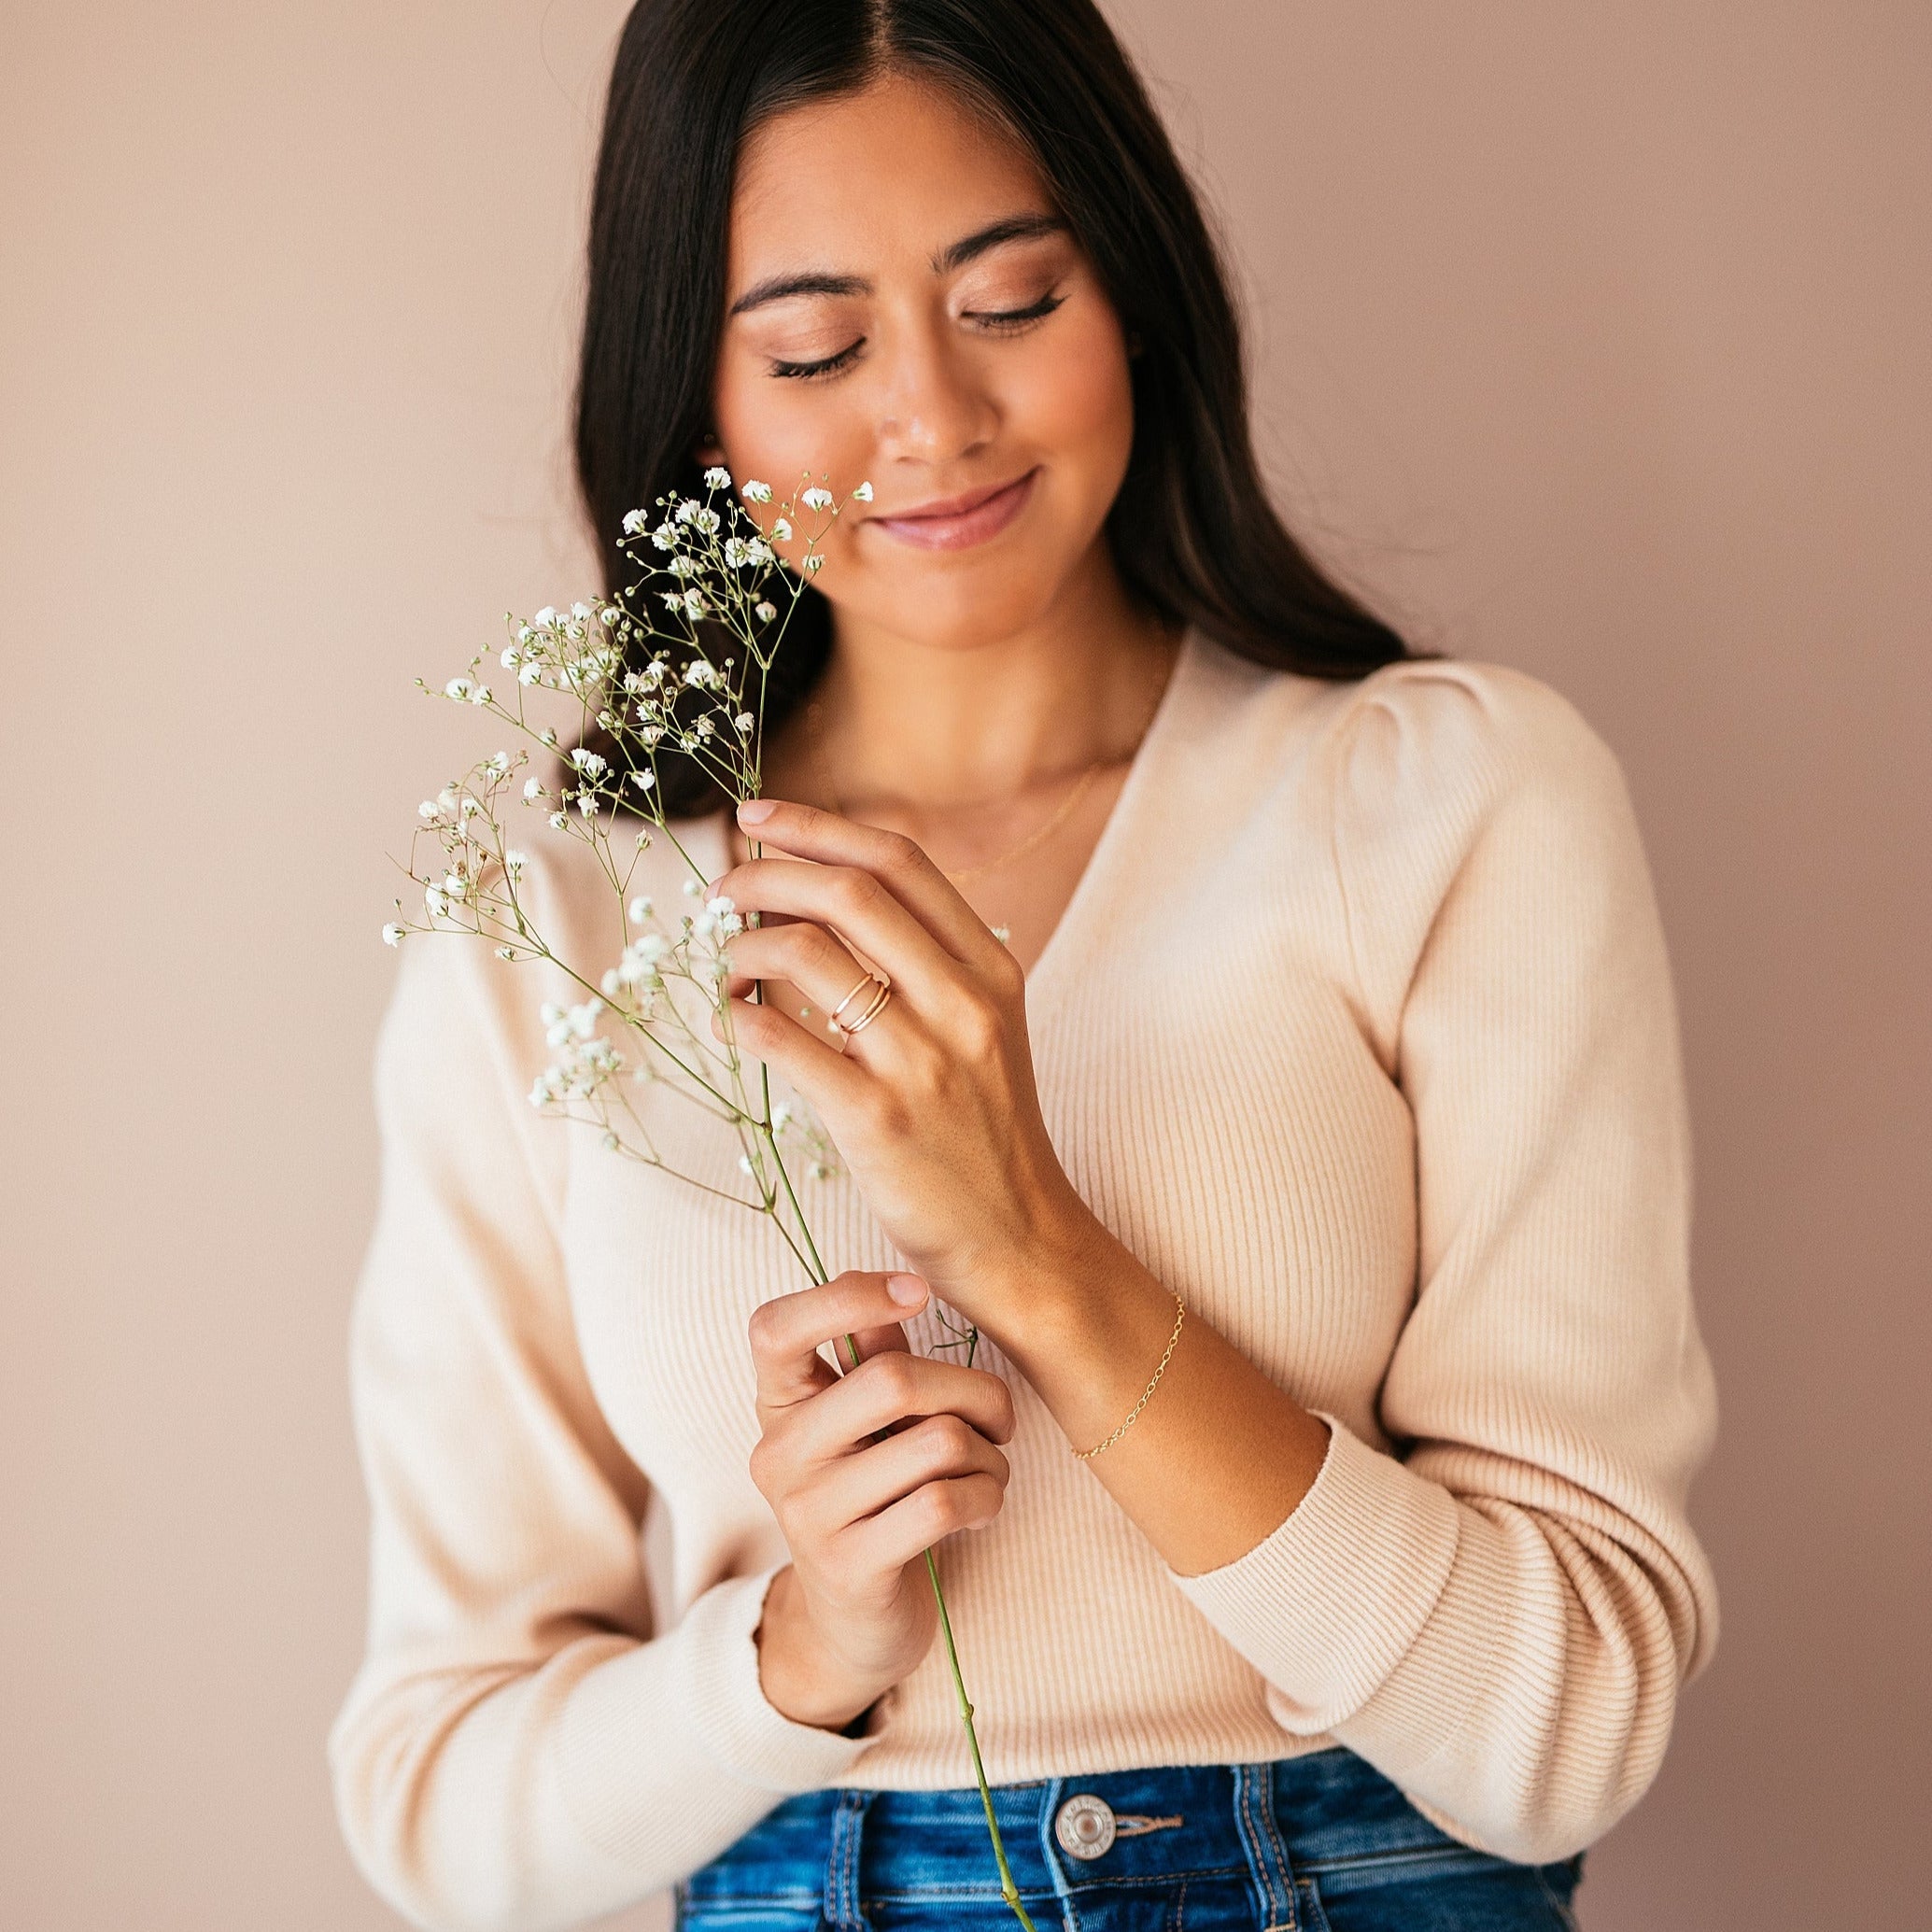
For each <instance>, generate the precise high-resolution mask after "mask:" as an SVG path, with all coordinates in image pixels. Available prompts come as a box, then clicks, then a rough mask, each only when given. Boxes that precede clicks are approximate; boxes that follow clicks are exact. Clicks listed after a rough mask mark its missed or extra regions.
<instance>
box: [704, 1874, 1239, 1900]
mask: <svg viewBox="0 0 1932 1932" xmlns="http://www.w3.org/2000/svg"><path fill="white" fill-rule="evenodd" d="M1247 1870H1248V1867H1247V1866H1245V1865H1200V1866H1190V1867H1189V1868H1188V1869H1187V1870H1185V1871H1156V1872H1141V1873H1134V1874H1126V1875H1122V1874H1110V1875H1108V1876H1107V1877H1104V1878H1091V1879H1076V1880H1074V1881H1073V1882H1072V1883H1070V1884H1069V1885H1068V1886H1067V1888H1066V1891H1065V1893H1064V1894H1063V1893H1059V1892H1046V1891H1041V1890H1038V1889H1037V1888H1029V1887H1027V1886H1025V1885H1022V1886H1021V1888H1020V1896H1021V1897H1022V1898H1051V1899H1054V1900H1055V1901H1056V1902H1057V1901H1059V1900H1061V1899H1063V1898H1065V1899H1068V1900H1071V1899H1074V1898H1078V1897H1080V1896H1081V1895H1082V1894H1083V1893H1094V1892H1120V1891H1135V1890H1148V1891H1151V1890H1154V1889H1156V1888H1158V1887H1160V1886H1162V1885H1172V1884H1177V1883H1180V1884H1186V1883H1192V1882H1193V1881H1194V1880H1196V1879H1233V1878H1240V1877H1242V1876H1243V1875H1244V1874H1245V1873H1246V1872H1247ZM870 1896H871V1898H872V1901H873V1903H874V1904H881V1905H882V1904H888V1903H889V1904H893V1905H917V1904H920V1903H921V1902H922V1901H924V1902H927V1903H941V1902H944V1901H946V1900H956V1901H958V1902H960V1903H962V1904H983V1903H985V1902H986V1901H987V1900H989V1899H990V1900H995V1901H996V1900H997V1899H998V1897H999V1896H1000V1895H999V1890H998V1887H997V1886H994V1885H988V1884H971V1885H908V1886H903V1887H900V1888H898V1889H896V1890H892V1889H888V1888H885V1887H881V1889H880V1890H878V1891H876V1892H874V1893H872V1894H871V1895H870ZM734 1902H735V1901H734ZM805 1902H806V1903H807V1904H810V1903H811V1900H810V1899H808V1900H806V1901H805Z"/></svg>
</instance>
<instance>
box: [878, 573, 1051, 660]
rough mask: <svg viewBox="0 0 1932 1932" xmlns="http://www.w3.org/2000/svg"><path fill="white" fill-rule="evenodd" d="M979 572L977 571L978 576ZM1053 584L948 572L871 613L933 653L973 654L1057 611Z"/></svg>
mask: <svg viewBox="0 0 1932 1932" xmlns="http://www.w3.org/2000/svg"><path fill="white" fill-rule="evenodd" d="M976 574H977V573H976ZM1057 587H1058V585H1057V584H1056V583H1054V582H1052V581H1045V580H1043V581H1039V582H1033V581H1030V580H1027V579H1022V581H1021V582H1019V583H1017V584H1016V583H1015V582H1014V581H1013V577H1012V576H1011V575H1009V574H1003V575H1002V576H1000V577H999V578H997V579H995V580H994V581H993V582H984V581H980V582H974V581H970V580H967V581H962V580H961V579H960V578H959V577H958V576H956V575H954V574H952V573H951V572H948V571H934V572H932V581H930V582H928V583H925V584H919V585H912V586H910V587H908V588H907V589H905V590H903V591H901V592H900V594H898V595H897V596H895V597H893V598H891V599H881V601H880V602H879V603H876V604H868V607H867V610H866V615H867V617H868V618H870V619H871V621H872V622H874V623H876V624H877V625H879V626H880V627H881V628H882V629H885V630H887V631H890V632H891V633H892V634H893V635H894V636H895V637H902V638H904V639H905V640H906V642H908V643H912V644H920V645H923V646H924V647H925V648H926V649H928V650H934V651H971V650H977V649H978V648H980V646H981V645H984V644H989V643H993V642H996V641H997V640H999V639H1001V638H1005V637H1011V636H1012V635H1013V634H1014V633H1015V632H1016V631H1021V630H1024V629H1026V628H1028V627H1029V626H1030V625H1033V624H1037V623H1038V622H1039V621H1040V619H1041V618H1043V617H1044V616H1045V615H1046V614H1047V613H1048V612H1049V611H1050V610H1051V608H1052V606H1053V603H1054V600H1055V599H1054V593H1055V590H1056V589H1057Z"/></svg>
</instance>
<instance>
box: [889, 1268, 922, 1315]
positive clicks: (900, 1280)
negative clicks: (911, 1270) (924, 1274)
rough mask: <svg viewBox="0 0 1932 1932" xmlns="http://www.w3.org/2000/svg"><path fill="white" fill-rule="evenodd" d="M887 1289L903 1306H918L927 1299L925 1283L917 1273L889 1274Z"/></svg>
mask: <svg viewBox="0 0 1932 1932" xmlns="http://www.w3.org/2000/svg"><path fill="white" fill-rule="evenodd" d="M885 1291H886V1293H887V1294H889V1295H890V1296H891V1297H892V1298H893V1300H894V1301H895V1302H896V1303H898V1304H899V1306H900V1307H902V1308H916V1307H918V1305H919V1304H920V1303H922V1302H923V1301H924V1300H925V1283H924V1282H923V1281H922V1280H921V1279H920V1278H919V1276H917V1275H888V1276H886V1277H885Z"/></svg>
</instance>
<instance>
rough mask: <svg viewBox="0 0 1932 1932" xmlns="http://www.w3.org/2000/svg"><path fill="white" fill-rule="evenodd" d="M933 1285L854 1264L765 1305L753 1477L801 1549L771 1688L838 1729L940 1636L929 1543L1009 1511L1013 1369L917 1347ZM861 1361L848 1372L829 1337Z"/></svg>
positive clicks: (767, 1663)
mask: <svg viewBox="0 0 1932 1932" xmlns="http://www.w3.org/2000/svg"><path fill="white" fill-rule="evenodd" d="M929 1292H930V1290H928V1289H927V1287H926V1284H925V1283H924V1281H922V1280H921V1279H920V1278H919V1276H916V1275H867V1274H858V1273H855V1272H854V1273H851V1274H845V1275H840V1276H838V1277H837V1278H836V1279H835V1280H832V1281H828V1282H826V1283H825V1286H824V1287H823V1288H809V1289H805V1290H801V1291H800V1292H798V1293H797V1294H788V1295H781V1296H779V1297H778V1299H777V1300H775V1301H770V1302H767V1303H765V1304H763V1305H762V1306H760V1307H758V1308H756V1309H755V1310H754V1311H753V1314H752V1321H751V1341H752V1360H753V1361H754V1364H755V1365H756V1369H757V1376H758V1422H759V1426H760V1428H761V1429H762V1431H763V1434H762V1436H761V1437H760V1439H759V1442H758V1445H757V1446H756V1448H754V1450H753V1451H752V1462H751V1470H752V1480H753V1481H754V1483H756V1484H757V1486H758V1488H759V1490H760V1491H761V1492H762V1494H763V1495H764V1497H765V1500H766V1501H767V1502H769V1503H770V1505H771V1510H772V1514H773V1515H774V1516H776V1517H777V1518H778V1524H779V1528H780V1529H781V1530H783V1533H784V1539H785V1543H786V1544H787V1545H788V1546H789V1548H790V1550H791V1553H792V1560H791V1563H790V1565H789V1566H788V1567H787V1568H785V1569H783V1570H782V1571H780V1572H779V1573H778V1574H777V1575H776V1576H775V1577H774V1578H773V1579H772V1582H771V1587H770V1589H769V1590H768V1591H767V1592H766V1597H765V1612H764V1616H763V1619H762V1621H761V1622H760V1624H759V1627H758V1637H757V1643H758V1675H759V1681H760V1684H761V1685H762V1686H763V1688H764V1692H765V1697H766V1699H767V1701H768V1702H769V1703H770V1704H771V1705H772V1706H773V1707H774V1708H775V1709H776V1710H778V1711H780V1712H781V1713H783V1714H784V1715H785V1716H787V1717H789V1718H791V1719H792V1720H793V1721H794V1722H795V1723H797V1724H810V1725H815V1726H817V1727H819V1728H823V1729H826V1730H840V1729H843V1728H845V1727H846V1726H847V1725H849V1724H850V1723H852V1721H853V1719H854V1718H855V1717H857V1716H858V1714H859V1713H861V1712H862V1711H864V1710H865V1709H866V1708H867V1705H869V1704H871V1703H872V1702H873V1701H874V1700H875V1699H877V1698H878V1697H879V1696H880V1695H881V1693H882V1692H884V1691H886V1690H888V1689H890V1688H891V1687H892V1685H895V1684H896V1683H898V1681H899V1680H900V1679H901V1678H902V1677H904V1676H905V1675H906V1674H907V1673H908V1672H909V1671H910V1670H911V1669H912V1668H913V1666H914V1665H916V1664H917V1663H918V1662H919V1661H920V1659H921V1658H922V1657H924V1656H925V1653H926V1650H927V1648H928V1647H929V1646H930V1644H931V1643H932V1640H933V1633H934V1629H935V1627H936V1623H937V1615H936V1610H935V1606H934V1603H933V1593H932V1586H931V1584H930V1582H929V1580H928V1579H927V1576H926V1573H925V1564H924V1560H923V1559H924V1552H925V1550H926V1549H927V1547H928V1546H929V1545H931V1544H935V1543H938V1541H939V1540H940V1538H941V1537H944V1536H949V1535H951V1534H952V1531H953V1530H970V1529H980V1528H982V1527H984V1525H986V1524H988V1523H990V1522H991V1521H992V1520H993V1519H994V1516H997V1515H998V1514H999V1509H1000V1504H1001V1503H1002V1502H1004V1501H1005V1497H1006V1487H1007V1477H1008V1473H1009V1472H1008V1466H1007V1459H1006V1458H1005V1457H1004V1456H1003V1455H1001V1454H1000V1452H999V1449H998V1447H997V1446H996V1445H998V1444H1000V1443H1004V1442H1009V1441H1010V1440H1011V1439H1012V1434H1013V1399H1012V1396H1011V1394H1010V1393H1009V1392H1008V1389H1007V1385H1006V1384H1005V1383H1004V1382H1002V1381H1001V1380H1000V1379H999V1377H998V1376H997V1375H988V1374H987V1373H986V1372H985V1371H984V1370H983V1369H969V1368H966V1367H964V1366H962V1365H961V1364H959V1363H957V1362H951V1361H940V1360H937V1359H932V1358H922V1357H919V1356H915V1355H913V1354H912V1353H911V1352H910V1349H909V1347H908V1346H907V1342H906V1332H905V1330H904V1329H903V1328H902V1327H901V1326H900V1323H901V1321H902V1320H903V1319H905V1318H906V1317H908V1316H910V1315H913V1314H916V1313H917V1312H918V1310H919V1309H921V1308H923V1307H924V1305H925V1303H926V1300H927V1297H928V1294H929ZM848 1334H849V1335H851V1336H853V1339H854V1340H855V1341H856V1343H857V1344H858V1351H859V1358H860V1360H859V1365H858V1366H857V1367H856V1368H854V1369H852V1370H850V1371H849V1372H848V1373H846V1374H845V1375H838V1374H836V1373H835V1372H834V1371H833V1370H832V1369H831V1368H830V1367H828V1366H827V1364H826V1363H825V1359H824V1358H823V1357H822V1356H821V1355H820V1354H819V1352H818V1351H819V1349H820V1347H822V1346H824V1345H825V1344H827V1343H829V1344H831V1345H832V1346H833V1347H835V1348H836V1349H838V1350H839V1360H840V1361H841V1362H843V1361H845V1360H846V1359H847V1358H846V1355H845V1352H844V1343H843V1338H844V1337H845V1336H846V1335H848Z"/></svg>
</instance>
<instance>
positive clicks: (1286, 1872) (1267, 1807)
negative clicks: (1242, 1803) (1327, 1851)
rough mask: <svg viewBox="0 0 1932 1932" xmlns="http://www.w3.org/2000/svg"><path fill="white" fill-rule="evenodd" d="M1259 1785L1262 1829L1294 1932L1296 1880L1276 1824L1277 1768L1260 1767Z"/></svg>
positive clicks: (1290, 1929) (1286, 1848)
mask: <svg viewBox="0 0 1932 1932" xmlns="http://www.w3.org/2000/svg"><path fill="white" fill-rule="evenodd" d="M1260 1770H1261V1777H1260V1779H1259V1781H1258V1782H1259V1783H1260V1784H1261V1787H1262V1805H1261V1814H1262V1831H1263V1832H1264V1833H1265V1834H1266V1835H1267V1840H1268V1844H1269V1847H1270V1849H1271V1850H1272V1851H1273V1853H1274V1855H1275V1860H1276V1873H1277V1875H1278V1876H1279V1878H1280V1880H1281V1883H1282V1886H1283V1888H1284V1890H1285V1891H1286V1894H1287V1897H1288V1924H1289V1932H1294V1924H1295V1920H1296V1918H1297V1916H1298V1914H1297V1912H1296V1910H1295V1903H1296V1901H1295V1878H1296V1872H1295V1868H1294V1863H1293V1861H1292V1860H1291V1859H1290V1857H1289V1855H1288V1847H1287V1845H1285V1844H1284V1843H1283V1842H1282V1840H1281V1831H1280V1827H1279V1826H1277V1825H1276V1822H1275V1767H1274V1766H1273V1765H1272V1764H1264V1765H1262V1766H1261V1767H1260Z"/></svg>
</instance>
